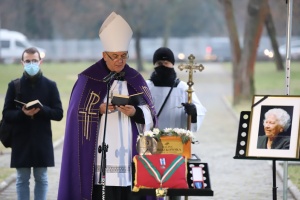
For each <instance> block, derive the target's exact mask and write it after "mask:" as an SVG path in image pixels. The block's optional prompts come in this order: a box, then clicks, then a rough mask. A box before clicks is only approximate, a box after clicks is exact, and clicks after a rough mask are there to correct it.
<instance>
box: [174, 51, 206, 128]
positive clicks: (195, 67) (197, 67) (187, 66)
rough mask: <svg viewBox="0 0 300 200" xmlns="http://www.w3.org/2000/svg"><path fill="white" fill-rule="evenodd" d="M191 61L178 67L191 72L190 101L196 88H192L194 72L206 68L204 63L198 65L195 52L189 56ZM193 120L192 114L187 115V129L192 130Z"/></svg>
mask: <svg viewBox="0 0 300 200" xmlns="http://www.w3.org/2000/svg"><path fill="white" fill-rule="evenodd" d="M188 59H189V63H188V64H183V63H182V64H180V65H179V66H178V68H179V69H180V71H182V70H184V69H185V70H186V72H189V80H188V82H187V84H188V86H189V88H188V89H187V91H186V92H187V93H188V103H192V93H193V92H194V90H193V89H192V86H193V85H194V82H193V72H196V70H199V71H200V72H201V71H202V70H204V66H203V65H202V64H199V65H197V64H196V63H195V62H194V60H195V56H194V55H193V54H191V55H190V56H189V57H188ZM191 121H192V117H191V115H188V117H187V130H191Z"/></svg>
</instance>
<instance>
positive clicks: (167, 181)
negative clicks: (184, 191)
mask: <svg viewBox="0 0 300 200" xmlns="http://www.w3.org/2000/svg"><path fill="white" fill-rule="evenodd" d="M192 139H193V133H192V132H191V131H188V130H185V129H180V128H174V129H172V128H166V129H164V130H159V129H157V128H155V129H153V130H152V131H146V132H145V133H143V134H141V135H140V136H139V138H138V140H137V151H138V153H139V156H135V158H134V163H135V169H136V170H137V168H138V169H139V171H140V173H139V172H137V173H136V176H138V175H139V174H140V175H141V174H143V175H142V176H143V180H145V179H146V178H145V177H147V176H145V174H149V177H148V178H149V179H146V180H147V181H145V183H141V181H142V180H140V181H139V177H135V186H134V188H133V191H139V189H141V188H154V189H155V195H156V198H157V199H159V200H163V199H166V196H167V195H168V188H176V187H178V188H188V185H187V182H186V161H187V159H189V158H191V141H192ZM173 175H174V176H173ZM178 176H179V177H178ZM180 177H181V179H180ZM178 178H179V179H180V180H179V181H178ZM151 181H153V182H156V183H150V182H151ZM137 182H140V183H141V184H139V183H137ZM155 186H156V187H155Z"/></svg>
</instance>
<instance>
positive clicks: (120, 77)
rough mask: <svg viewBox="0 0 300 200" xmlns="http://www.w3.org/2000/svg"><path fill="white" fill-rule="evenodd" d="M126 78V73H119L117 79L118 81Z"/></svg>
mask: <svg viewBox="0 0 300 200" xmlns="http://www.w3.org/2000/svg"><path fill="white" fill-rule="evenodd" d="M124 76H125V72H119V73H117V74H116V76H115V78H116V79H117V80H123V79H124Z"/></svg>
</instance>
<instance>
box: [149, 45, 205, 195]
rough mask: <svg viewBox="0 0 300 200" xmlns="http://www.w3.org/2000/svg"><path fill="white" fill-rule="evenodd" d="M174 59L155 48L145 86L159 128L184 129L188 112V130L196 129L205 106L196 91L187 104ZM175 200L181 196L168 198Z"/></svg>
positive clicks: (184, 89) (169, 51) (186, 96)
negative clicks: (189, 116) (147, 88)
mask: <svg viewBox="0 0 300 200" xmlns="http://www.w3.org/2000/svg"><path fill="white" fill-rule="evenodd" d="M174 63H175V58H174V54H173V52H172V51H171V50H170V49H169V48H167V47H161V48H158V49H157V50H156V51H155V53H154V55H153V64H154V72H153V73H152V74H151V77H150V80H147V81H146V82H147V85H148V87H149V89H150V91H151V95H152V98H153V102H154V106H155V109H156V112H157V118H158V128H159V129H165V128H184V129H186V128H187V115H191V118H192V120H191V122H192V124H191V131H193V132H196V131H198V130H199V128H200V126H201V124H202V121H203V118H204V115H205V113H206V109H205V107H204V106H203V105H202V104H201V102H200V101H199V99H198V97H197V95H196V94H195V92H194V93H193V94H192V103H191V104H188V103H186V102H188V95H187V92H186V91H187V89H188V85H187V84H186V82H184V81H180V80H179V79H178V78H177V74H176V72H175V70H174ZM170 199H172V200H178V199H180V197H175V196H173V197H170Z"/></svg>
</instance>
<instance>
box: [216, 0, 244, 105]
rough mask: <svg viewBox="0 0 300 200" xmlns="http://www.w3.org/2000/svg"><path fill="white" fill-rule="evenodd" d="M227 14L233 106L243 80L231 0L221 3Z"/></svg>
mask: <svg viewBox="0 0 300 200" xmlns="http://www.w3.org/2000/svg"><path fill="white" fill-rule="evenodd" d="M221 3H222V5H223V9H224V13H225V19H226V25H227V29H228V34H229V39H230V44H231V45H230V46H231V55H232V56H231V57H232V65H233V67H232V78H233V105H236V104H238V98H237V97H238V96H239V95H240V93H241V90H242V88H241V82H240V81H241V80H240V79H239V78H238V77H239V73H238V72H239V71H240V70H239V69H238V67H239V65H238V63H239V61H240V59H241V47H240V42H239V36H238V31H237V28H236V23H235V19H234V15H233V6H232V1H231V0H222V1H221Z"/></svg>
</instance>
